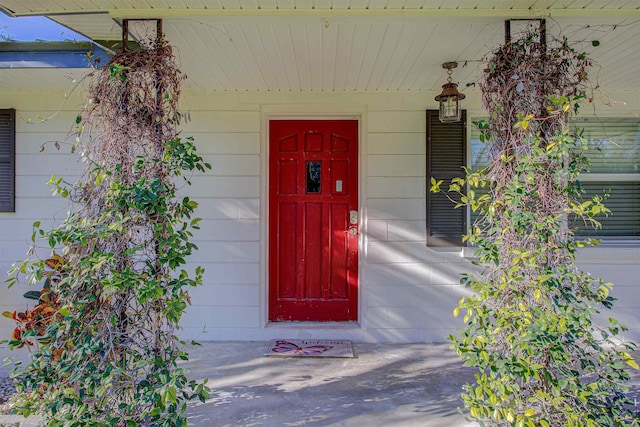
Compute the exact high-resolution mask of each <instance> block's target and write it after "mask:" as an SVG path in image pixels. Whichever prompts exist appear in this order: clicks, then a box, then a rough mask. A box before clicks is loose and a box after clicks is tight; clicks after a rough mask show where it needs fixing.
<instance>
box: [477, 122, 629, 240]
mask: <svg viewBox="0 0 640 427" xmlns="http://www.w3.org/2000/svg"><path fill="white" fill-rule="evenodd" d="M472 120H477V119H472ZM574 126H575V128H576V130H577V132H582V137H583V138H585V139H586V141H587V143H588V149H587V151H586V155H587V156H588V157H589V159H590V161H591V170H590V172H589V173H583V174H582V175H580V184H581V185H582V187H583V188H584V190H585V192H586V193H585V195H584V197H585V198H590V197H592V196H594V195H597V194H605V193H607V194H608V195H609V197H608V199H607V200H605V205H606V206H607V207H608V208H609V209H610V210H611V214H610V215H609V216H608V217H600V218H597V219H598V221H600V222H601V224H602V229H597V230H596V229H593V228H590V227H588V226H585V225H584V224H583V222H582V221H580V220H575V219H574V220H573V221H572V226H573V228H574V231H575V234H576V236H578V237H597V238H599V239H603V240H612V239H615V240H635V239H640V120H639V119H637V118H597V117H588V118H577V119H576V120H575V121H574ZM479 136H480V132H479V131H478V129H477V127H476V126H475V125H472V126H471V142H470V149H471V155H470V166H471V168H472V169H478V168H481V167H483V166H485V165H486V161H487V156H486V151H485V145H484V144H483V143H482V142H480V139H479ZM474 217H475V215H473V214H472V215H471V221H473V220H474V219H475V218H474Z"/></svg>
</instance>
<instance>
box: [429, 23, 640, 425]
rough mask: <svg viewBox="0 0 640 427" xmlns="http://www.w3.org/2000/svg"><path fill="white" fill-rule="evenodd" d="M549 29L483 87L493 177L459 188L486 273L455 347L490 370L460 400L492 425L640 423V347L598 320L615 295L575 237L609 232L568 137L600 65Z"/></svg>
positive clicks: (495, 58)
mask: <svg viewBox="0 0 640 427" xmlns="http://www.w3.org/2000/svg"><path fill="white" fill-rule="evenodd" d="M537 30H538V29H537V28H530V29H529V30H528V31H527V32H525V33H523V34H521V35H520V36H519V37H518V38H517V39H515V40H513V41H511V42H510V43H507V44H505V45H503V46H500V47H499V48H498V49H496V50H495V51H494V52H492V53H491V54H490V56H489V58H488V59H487V64H486V69H485V71H484V76H483V79H482V81H481V84H480V87H481V90H482V102H483V106H484V108H485V109H486V111H487V112H488V113H489V118H488V121H481V122H479V123H477V125H478V126H479V127H480V130H481V132H482V139H483V141H484V142H485V144H486V145H487V152H488V166H487V167H486V168H485V169H483V170H480V171H468V173H467V176H466V179H458V180H455V181H454V183H453V185H452V186H451V188H450V191H453V192H456V193H459V195H460V196H461V197H462V202H463V203H464V204H468V205H469V206H471V208H472V209H473V210H474V211H476V212H478V213H479V219H478V220H477V221H476V223H475V224H474V225H473V226H472V228H471V230H470V232H469V234H468V235H467V236H465V240H467V241H469V242H470V243H471V244H473V245H475V246H477V247H478V249H477V252H476V256H477V257H478V259H479V260H480V261H481V263H482V265H483V266H484V267H485V269H484V271H483V272H482V274H478V275H465V276H464V278H463V280H462V282H463V283H464V284H466V285H467V286H468V287H470V288H471V289H473V290H474V291H475V292H474V294H473V295H472V296H470V297H463V298H461V300H460V302H459V304H458V306H457V307H456V308H455V310H454V315H455V316H458V315H461V314H462V315H463V317H464V322H465V327H464V329H462V330H461V331H460V333H459V334H458V335H457V336H451V337H450V340H451V341H452V343H453V347H454V348H455V350H456V351H457V353H458V355H459V356H460V357H461V358H462V360H463V361H464V362H465V364H467V365H469V366H474V367H476V368H478V371H479V372H478V373H477V374H476V375H475V383H474V384H467V385H466V386H465V388H464V393H463V394H462V398H463V400H464V403H465V406H466V407H467V408H468V410H469V412H470V415H471V417H472V418H474V419H477V420H478V421H480V422H481V425H492V426H532V427H533V426H541V427H549V426H554V427H556V426H638V425H639V423H640V421H639V418H638V413H637V409H634V407H633V402H630V401H629V399H627V397H626V395H625V390H626V388H625V385H624V383H625V381H627V380H628V379H629V373H628V372H627V369H628V368H634V369H638V364H637V363H636V361H635V360H634V359H633V358H632V356H631V355H630V352H631V351H632V350H633V349H634V348H635V346H634V345H633V344H632V343H628V342H624V340H622V339H621V338H620V336H619V333H620V332H621V331H623V330H624V328H623V327H622V326H621V325H619V324H618V322H617V321H616V320H615V319H613V318H611V319H610V320H609V325H605V326H601V325H599V324H598V323H597V322H596V321H595V319H594V316H595V315H596V314H597V313H600V312H601V311H603V310H607V309H610V308H611V307H612V305H613V301H614V299H613V298H612V297H611V296H610V295H609V293H610V289H611V287H612V284H611V283H607V282H604V281H603V280H601V279H597V278H594V277H592V276H590V275H589V274H588V273H585V272H583V271H581V270H580V269H579V268H578V267H577V265H576V261H575V255H576V250H577V249H578V248H579V247H582V246H588V245H593V244H597V243H598V242H597V241H594V240H586V241H581V240H576V239H574V236H573V233H572V229H571V221H574V220H582V221H585V222H586V223H587V224H591V225H593V226H596V227H597V226H599V223H598V221H597V217H598V215H602V214H607V213H608V212H609V211H608V210H607V208H606V207H605V206H604V204H603V198H602V197H595V198H593V199H583V197H582V190H581V188H580V185H579V182H578V179H577V178H578V176H579V174H580V173H581V172H582V171H584V170H585V168H586V167H587V166H588V161H587V159H586V157H585V156H584V154H583V151H584V150H585V149H586V142H585V141H584V140H582V139H581V138H580V136H579V132H577V131H574V130H572V129H571V126H570V118H571V116H572V115H573V114H576V113H577V112H578V106H579V104H578V102H579V101H581V100H585V99H588V83H589V82H588V70H589V68H590V66H591V65H592V64H591V61H590V59H589V58H588V56H587V55H586V54H584V53H581V52H579V51H577V50H575V49H574V48H572V47H571V46H570V45H569V43H568V42H567V40H566V39H562V40H557V41H554V42H552V43H549V44H548V45H547V43H546V40H545V39H544V38H543V37H541V35H540V33H539V32H538V31H537ZM440 184H441V182H435V181H432V189H431V191H439V190H440V189H439V186H440ZM467 186H468V188H469V189H468V191H463V189H464V188H465V187H467Z"/></svg>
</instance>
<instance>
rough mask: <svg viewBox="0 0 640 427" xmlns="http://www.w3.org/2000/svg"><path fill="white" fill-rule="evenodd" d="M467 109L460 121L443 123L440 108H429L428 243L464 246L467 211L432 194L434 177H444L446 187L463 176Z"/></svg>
mask: <svg viewBox="0 0 640 427" xmlns="http://www.w3.org/2000/svg"><path fill="white" fill-rule="evenodd" d="M466 136H467V127H466V112H465V111H464V110H463V111H462V120H461V121H460V122H453V123H442V122H440V120H439V119H438V110H427V171H426V172H427V175H426V176H427V246H434V247H437V246H440V247H444V246H463V243H462V235H463V234H465V233H466V213H465V211H464V209H455V204H454V203H452V202H451V200H449V199H448V198H447V196H446V195H445V194H444V191H442V192H440V193H435V194H434V193H431V192H430V191H429V188H430V186H431V178H434V179H435V180H443V184H442V187H441V188H442V189H443V190H445V191H446V190H447V189H448V188H449V184H450V183H451V180H452V179H453V178H456V177H464V170H463V168H462V167H463V166H464V164H465V158H466V145H467V144H466V140H467V138H466Z"/></svg>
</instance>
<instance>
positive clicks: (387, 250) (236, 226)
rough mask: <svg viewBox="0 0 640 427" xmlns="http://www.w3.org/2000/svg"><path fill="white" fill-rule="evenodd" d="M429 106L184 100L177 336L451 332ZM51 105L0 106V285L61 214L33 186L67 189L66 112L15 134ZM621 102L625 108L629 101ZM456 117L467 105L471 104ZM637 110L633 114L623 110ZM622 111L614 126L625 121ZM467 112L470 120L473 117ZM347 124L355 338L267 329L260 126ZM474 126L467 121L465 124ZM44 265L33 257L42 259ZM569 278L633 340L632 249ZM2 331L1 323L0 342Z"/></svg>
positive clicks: (1, 306) (383, 336)
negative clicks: (585, 278) (356, 222)
mask: <svg viewBox="0 0 640 427" xmlns="http://www.w3.org/2000/svg"><path fill="white" fill-rule="evenodd" d="M432 95H433V94H392V93H375V94H367V93H259V92H253V93H214V94H209V95H202V94H198V95H196V94H188V95H186V96H185V98H184V100H183V101H184V102H183V105H184V107H183V110H184V111H188V112H189V113H190V116H191V121H190V122H189V123H187V124H186V125H185V126H184V132H183V136H189V135H191V136H194V138H195V141H196V144H197V146H198V149H199V152H200V153H202V154H203V155H204V157H205V158H206V160H207V161H209V162H210V163H211V164H212V165H213V170H212V171H210V172H208V173H207V174H206V175H201V174H197V175H196V176H195V177H194V178H193V185H192V186H190V187H186V188H184V189H183V190H182V192H183V193H184V194H188V195H190V196H193V197H194V198H195V199H196V200H198V201H199V203H200V207H199V208H198V215H199V216H201V217H202V218H203V219H204V220H203V221H202V229H201V230H200V232H197V234H196V243H197V245H198V246H199V248H200V250H199V251H198V252H197V253H196V254H195V255H194V256H193V257H192V259H191V268H193V266H195V265H201V266H203V267H205V269H206V272H205V279H204V286H202V287H200V288H197V289H194V290H193V291H192V292H191V295H192V302H193V305H192V306H190V307H189V308H188V311H187V313H186V315H185V317H184V320H183V323H182V324H183V327H184V330H183V336H184V337H185V338H196V339H200V340H228V339H238V340H262V339H268V338H274V337H283V338H286V337H290V338H295V337H305V338H306V337H318V338H322V337H326V338H348V339H354V340H358V341H391V342H407V341H427V342H428V341H444V340H446V337H447V336H448V335H449V334H450V333H452V332H454V331H455V328H456V327H458V326H460V325H461V322H460V320H457V319H454V318H453V317H452V315H451V311H452V309H453V307H454V306H455V304H456V302H457V300H458V299H459V297H460V296H461V295H464V294H467V293H468V290H465V289H464V288H462V287H461V286H460V285H458V281H459V277H460V273H462V272H464V271H469V270H470V269H471V265H470V260H469V259H468V258H465V257H463V256H462V253H461V251H460V250H446V249H441V250H433V249H429V248H427V247H426V245H425V218H426V212H425V196H426V192H427V191H428V189H427V186H426V181H425V113H424V110H425V109H426V108H434V107H435V102H434V101H432V100H433V96H432ZM61 100H62V98H61V96H60V95H58V94H53V93H52V94H15V93H4V94H3V93H0V108H16V109H17V110H18V117H20V120H19V122H18V126H17V129H18V134H17V174H18V176H17V203H16V206H17V212H16V213H15V214H2V215H0V239H1V242H2V244H1V246H0V271H6V270H8V269H9V268H10V266H11V263H12V262H13V261H14V260H16V259H19V258H21V257H23V256H24V255H25V252H26V250H27V248H28V241H29V238H30V235H31V224H32V223H33V221H34V220H36V219H38V220H41V221H42V222H43V225H44V226H50V225H53V224H54V223H55V220H60V219H62V218H63V217H64V216H65V212H66V209H65V203H64V201H62V200H60V199H59V198H53V197H51V195H50V191H49V189H48V188H47V187H46V185H45V182H46V181H47V180H48V179H49V177H50V175H51V174H52V173H56V174H58V175H62V176H66V177H70V178H72V179H74V178H75V177H77V175H78V171H79V170H80V165H79V163H78V162H77V159H76V156H75V155H71V154H69V150H68V149H65V148H63V149H62V150H60V151H56V150H55V149H54V148H53V146H49V147H47V150H46V152H45V153H44V154H41V153H39V151H40V146H41V144H43V143H45V142H47V141H53V140H60V139H62V138H63V137H64V135H65V134H66V133H67V131H68V130H69V129H70V128H71V126H72V124H73V121H74V118H75V113H74V112H73V111H70V110H71V107H72V106H73V105H76V104H75V103H74V102H68V103H67V104H66V105H67V106H69V108H66V109H65V110H64V111H62V112H61V113H60V114H59V115H58V116H56V117H55V118H54V119H52V120H49V121H47V122H45V123H41V124H27V123H26V121H25V119H27V118H33V120H34V121H37V116H38V115H41V116H47V115H49V114H50V113H52V112H53V111H54V110H55V109H57V108H58V107H59V104H60V103H61ZM632 101H634V99H632ZM465 102H466V106H467V108H468V106H472V108H473V106H474V105H477V98H476V97H474V96H473V94H470V96H468V97H467V100H465ZM636 104H638V102H637V100H635V102H632V104H631V105H632V106H633V105H636ZM634 108H635V110H633V109H630V107H629V105H628V104H626V105H625V106H624V110H621V111H618V112H616V111H611V112H610V114H611V115H615V114H622V115H628V114H635V113H637V110H638V108H636V107H634ZM476 112H477V113H478V115H479V114H481V113H480V112H478V111H477V108H476ZM342 113H345V114H347V115H349V116H350V117H353V116H357V117H359V119H360V121H361V135H360V136H361V146H360V157H361V159H360V211H361V218H362V219H363V223H362V224H361V256H360V292H361V293H360V321H359V324H358V325H351V326H344V325H322V326H320V327H319V326H317V325H310V324H302V325H268V324H267V306H266V301H267V283H266V277H267V276H266V274H267V272H266V262H267V254H266V236H267V230H266V224H267V222H266V220H267V218H266V212H267V206H266V203H267V201H268V194H267V183H266V176H267V170H266V169H267V165H268V158H267V155H268V153H267V149H266V147H267V146H266V142H267V139H266V135H265V124H266V123H267V118H268V117H274V116H280V115H283V116H288V117H292V116H295V115H297V114H303V115H304V116H305V117H323V116H332V117H335V116H336V115H338V116H340V115H341V114H342ZM473 114H474V112H473V111H470V116H473ZM45 253H46V252H45ZM580 259H581V263H582V265H583V266H584V267H585V268H586V269H587V270H589V271H591V272H592V273H593V274H594V275H600V276H602V277H603V278H605V279H606V280H610V281H613V282H614V283H616V284H617V287H616V288H615V291H614V296H617V297H619V298H620V300H619V302H618V307H617V308H616V310H615V313H614V315H616V316H617V317H618V318H620V319H621V320H622V321H624V322H625V323H626V324H627V325H628V326H629V327H630V329H631V332H632V334H631V336H633V337H634V339H638V338H639V337H640V310H639V307H640V292H638V289H639V288H638V284H637V280H636V278H637V277H640V248H638V247H627V248H598V249H591V250H588V251H585V252H584V254H583V256H581V258H580ZM0 292H1V295H2V298H1V300H0V310H2V311H4V310H11V311H12V310H14V309H16V308H24V307H25V305H26V301H25V300H24V299H23V298H22V296H21V295H22V293H23V292H24V288H23V287H16V288H15V289H11V290H6V289H1V290H0ZM12 328H13V326H12V324H11V321H10V320H8V319H5V320H2V321H0V335H1V336H2V337H7V336H8V335H9V334H10V331H11V329H12Z"/></svg>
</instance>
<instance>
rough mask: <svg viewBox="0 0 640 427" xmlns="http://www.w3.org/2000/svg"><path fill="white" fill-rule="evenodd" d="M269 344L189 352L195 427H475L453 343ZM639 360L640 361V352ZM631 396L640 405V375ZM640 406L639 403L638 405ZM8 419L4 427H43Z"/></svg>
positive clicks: (467, 375)
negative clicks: (200, 397) (281, 352)
mask: <svg viewBox="0 0 640 427" xmlns="http://www.w3.org/2000/svg"><path fill="white" fill-rule="evenodd" d="M267 344H268V343H267V342H222V341H217V342H203V343H202V346H198V347H189V348H188V349H187V350H188V352H189V356H190V357H189V361H187V362H184V363H183V364H182V365H181V366H182V367H186V368H189V369H190V371H191V373H190V375H189V377H191V378H194V379H198V380H202V379H204V378H208V379H209V382H208V384H209V386H210V387H211V389H212V394H211V398H210V399H209V400H208V401H207V402H206V403H200V402H191V403H190V404H189V408H188V410H187V416H188V418H189V426H195V427H200V426H201V427H236V426H242V427H251V426H255V427H261V426H267V427H272V426H273V427H276V426H277V427H280V426H284V427H295V426H318V427H328V426H352V427H356V426H357V427H361V426H368V427H378V426H380V427H408V426H425V427H471V426H477V424H476V423H472V422H468V421H466V420H465V417H464V416H463V415H460V414H459V413H458V411H457V408H458V407H459V406H461V405H462V401H461V399H460V397H459V394H460V391H461V387H462V385H463V384H464V383H465V382H468V381H472V379H473V373H474V370H473V369H471V368H465V367H463V366H462V364H461V363H460V361H459V359H458V358H457V356H456V355H455V353H454V352H453V351H452V350H450V349H449V345H448V344H361V343H354V352H355V353H356V358H354V359H331V358H276V357H265V356H263V354H264V352H265V349H266V346H267ZM634 357H635V358H636V360H640V352H635V354H634ZM631 374H632V380H631V381H630V383H629V385H630V388H631V390H630V393H631V398H632V399H634V398H635V399H636V402H638V403H637V405H640V372H638V371H633V372H631ZM638 407H639V408H640V406H638ZM39 421H40V418H39V417H29V418H28V419H25V418H22V417H18V416H9V415H3V416H0V426H3V425H8V426H15V425H20V426H22V427H27V426H36V425H38V424H39Z"/></svg>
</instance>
